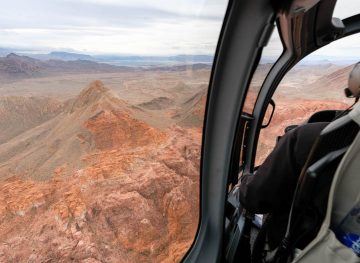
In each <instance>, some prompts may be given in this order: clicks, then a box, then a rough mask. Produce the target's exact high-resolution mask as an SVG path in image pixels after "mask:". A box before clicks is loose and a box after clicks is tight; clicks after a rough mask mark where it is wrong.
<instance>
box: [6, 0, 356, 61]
mask: <svg viewBox="0 0 360 263" xmlns="http://www.w3.org/2000/svg"><path fill="white" fill-rule="evenodd" d="M226 5H227V1H223V0H131V1H129V0H9V1H3V3H2V5H1V9H0V18H1V19H0V47H18V48H22V49H34V50H37V51H51V50H68V51H78V52H79V51H80V52H83V53H89V54H96V53H111V54H133V55H176V54H213V53H214V51H215V47H216V42H217V38H218V35H219V32H220V28H221V24H222V20H223V16H224V13H225V10H226ZM359 12H360V0H339V3H338V5H337V9H336V11H335V15H336V16H338V17H340V18H344V17H347V16H349V15H353V14H355V13H359ZM354 42H355V43H354ZM346 45H347V47H348V48H350V49H352V51H351V53H352V54H353V52H354V49H355V50H357V51H359V48H360V39H359V37H358V38H357V40H356V39H355V40H353V41H351V42H350V41H349V42H347V44H346ZM277 47H279V42H278V40H277V39H276V38H275V37H274V38H273V40H272V42H271V46H270V47H269V49H270V50H272V49H273V51H272V52H273V53H274V52H277V50H276V49H277ZM348 54H349V55H350V52H348ZM357 54H359V52H358V53H357Z"/></svg>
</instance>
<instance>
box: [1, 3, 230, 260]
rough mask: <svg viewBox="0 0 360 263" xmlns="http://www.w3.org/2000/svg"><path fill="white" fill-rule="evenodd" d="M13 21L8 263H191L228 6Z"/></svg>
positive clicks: (4, 170)
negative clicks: (212, 83)
mask: <svg viewBox="0 0 360 263" xmlns="http://www.w3.org/2000/svg"><path fill="white" fill-rule="evenodd" d="M1 4H2V5H1V6H2V8H1V9H0V17H1V19H0V92H1V96H0V128H1V130H0V225H1V227H0V243H1V245H0V262H9V261H14V262H45V261H49V260H50V261H51V260H52V261H54V262H57V261H62V262H80V261H81V262H85V261H86V262H95V261H96V262H178V261H180V260H181V258H182V257H183V255H184V254H185V253H186V251H187V249H188V248H189V247H190V245H191V244H192V242H193V239H194V237H195V233H196V230H197V227H198V222H199V218H198V216H199V204H200V194H199V192H200V153H201V138H202V126H203V119H204V114H205V104H206V99H207V91H208V84H209V78H210V73H211V68H212V63H213V59H214V55H215V50H216V45H217V41H218V37H219V34H220V30H221V26H222V23H223V19H224V16H225V12H226V7H227V1H226V0H216V1H214V0H201V1H192V0H171V1H168V0H156V1H146V0H133V1H128V0H81V1H79V0H66V1H58V0H56V1H43V0H33V1H28V0H13V1H2V3H1Z"/></svg>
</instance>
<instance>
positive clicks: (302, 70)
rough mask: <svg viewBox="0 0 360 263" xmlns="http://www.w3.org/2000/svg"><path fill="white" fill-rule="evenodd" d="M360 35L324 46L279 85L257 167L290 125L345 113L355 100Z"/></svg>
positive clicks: (257, 159) (359, 55)
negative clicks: (351, 80)
mask: <svg viewBox="0 0 360 263" xmlns="http://www.w3.org/2000/svg"><path fill="white" fill-rule="evenodd" d="M359 46H360V45H359V35H358V34H357V35H353V36H349V37H346V38H344V39H340V40H338V41H336V42H333V43H331V44H330V45H328V46H325V47H323V48H321V49H319V50H318V51H316V52H314V53H312V54H310V55H309V56H308V57H306V58H305V59H303V60H302V61H301V62H300V63H298V64H297V65H296V66H295V67H294V68H293V69H291V70H290V71H289V72H288V73H287V74H286V76H285V77H284V78H283V80H282V81H281V83H280V84H279V86H278V88H277V90H276V92H275V94H274V96H273V100H274V101H275V102H276V109H275V113H274V117H273V119H272V122H271V123H270V125H269V126H268V127H267V128H265V129H262V130H261V133H260V137H259V143H258V149H257V155H256V163H255V164H256V165H260V164H261V163H262V162H263V160H264V159H265V158H266V156H267V155H268V154H269V153H270V152H271V151H272V149H273V148H274V146H275V143H276V140H277V138H278V136H281V135H283V134H284V130H285V128H287V127H290V126H291V125H299V124H302V123H304V122H306V121H307V120H308V119H309V117H310V116H311V115H312V114H314V113H316V112H320V111H324V110H344V109H346V108H348V107H349V106H350V105H351V104H352V103H353V99H349V98H346V97H345V95H344V88H346V86H347V81H348V76H349V72H350V71H351V69H352V66H353V65H354V64H355V63H356V62H358V61H359V60H360V48H359Z"/></svg>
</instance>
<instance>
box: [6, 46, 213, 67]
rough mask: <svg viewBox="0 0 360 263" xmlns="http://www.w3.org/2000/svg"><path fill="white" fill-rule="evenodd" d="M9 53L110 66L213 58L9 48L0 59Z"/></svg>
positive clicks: (185, 62)
mask: <svg viewBox="0 0 360 263" xmlns="http://www.w3.org/2000/svg"><path fill="white" fill-rule="evenodd" d="M11 53H14V54H17V55H22V56H27V57H31V58H34V59H39V60H43V61H44V60H51V59H56V60H63V61H75V60H88V61H94V62H100V63H106V64H111V65H115V66H132V67H137V66H142V67H149V66H172V65H183V64H196V63H203V64H211V63H212V62H213V58H214V57H213V56H210V55H177V56H128V55H93V56H91V55H87V54H80V53H76V52H62V51H53V52H50V53H46V54H39V53H34V52H31V51H22V50H18V49H11V48H0V57H5V56H7V55H9V54H11Z"/></svg>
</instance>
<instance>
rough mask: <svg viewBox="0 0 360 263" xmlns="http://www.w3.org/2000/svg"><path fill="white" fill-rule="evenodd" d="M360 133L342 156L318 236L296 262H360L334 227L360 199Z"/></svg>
mask: <svg viewBox="0 0 360 263" xmlns="http://www.w3.org/2000/svg"><path fill="white" fill-rule="evenodd" d="M359 125H360V122H359ZM359 189H360V133H359V134H358V135H357V137H356V138H355V140H354V142H353V143H352V145H351V147H350V148H349V150H348V151H347V152H346V155H345V156H344V158H343V159H342V161H341V163H340V165H339V167H338V169H337V171H336V174H335V176H334V180H333V182H332V185H331V189H330V193H329V199H328V206H327V211H326V217H325V219H324V222H323V224H322V226H321V229H320V231H319V234H318V235H317V236H316V238H315V239H314V240H313V241H312V242H311V243H310V244H309V245H308V246H307V247H306V248H305V249H304V250H303V251H302V252H301V253H300V254H299V255H298V256H297V257H296V258H295V259H294V262H296V263H303V262H304V263H305V262H306V263H317V262H329V263H335V262H336V263H345V262H346V263H351V262H360V258H358V257H357V256H356V255H355V253H354V252H353V251H351V249H349V248H347V247H345V246H344V245H343V244H341V243H340V242H339V241H338V240H337V239H336V237H335V235H334V233H333V231H332V230H331V229H332V228H336V227H337V226H338V225H339V223H340V221H341V220H342V219H343V218H344V217H345V215H346V214H347V213H348V212H349V211H350V209H351V208H352V206H353V204H354V203H355V202H357V201H358V200H359V199H360V192H359Z"/></svg>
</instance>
